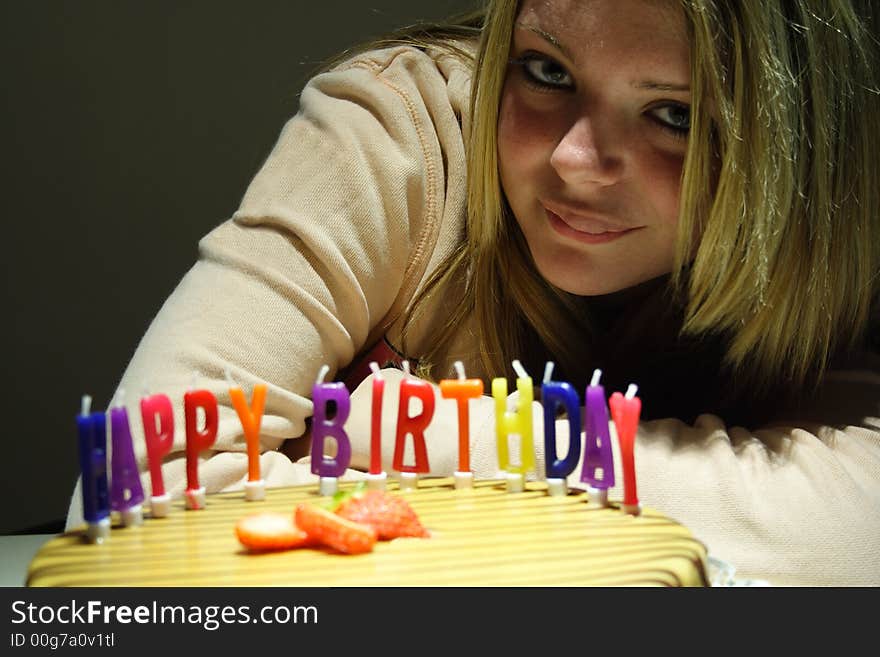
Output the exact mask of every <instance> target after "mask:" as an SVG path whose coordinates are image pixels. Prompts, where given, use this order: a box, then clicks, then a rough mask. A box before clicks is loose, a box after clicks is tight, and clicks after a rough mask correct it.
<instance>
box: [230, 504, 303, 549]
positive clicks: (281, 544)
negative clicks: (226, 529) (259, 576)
mask: <svg viewBox="0 0 880 657" xmlns="http://www.w3.org/2000/svg"><path fill="white" fill-rule="evenodd" d="M235 535H236V536H237V537H238V540H239V541H240V542H241V544H242V545H244V546H245V547H246V548H248V549H249V550H289V549H291V548H296V547H303V546H305V545H310V544H311V543H312V542H313V541H312V539H311V537H310V536H309V535H308V534H307V533H306V532H304V531H303V530H302V529H300V528H299V527H297V526H296V523H295V522H294V521H293V515H292V514H290V513H279V512H276V511H264V512H260V513H252V514H250V515H247V516H244V517H243V518H241V519H240V520H239V521H238V522H237V523H235Z"/></svg>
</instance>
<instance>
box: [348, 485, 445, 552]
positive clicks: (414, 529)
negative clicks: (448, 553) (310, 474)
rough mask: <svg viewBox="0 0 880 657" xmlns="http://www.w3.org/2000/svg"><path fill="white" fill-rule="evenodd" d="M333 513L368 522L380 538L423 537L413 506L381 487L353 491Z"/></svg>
mask: <svg viewBox="0 0 880 657" xmlns="http://www.w3.org/2000/svg"><path fill="white" fill-rule="evenodd" d="M336 514H337V515H339V516H342V517H343V518H346V519H348V520H352V521H354V522H359V523H361V524H364V525H370V526H371V527H373V528H374V529H375V530H376V533H377V534H378V536H379V539H380V540H390V539H392V538H399V537H402V536H415V537H419V538H424V537H426V536H428V532H427V530H426V529H425V528H424V527H423V526H422V523H421V522H420V521H419V517H418V516H417V515H416V512H415V511H413V508H412V507H411V506H410V505H409V502H407V501H406V500H405V499H403V498H402V497H398V496H397V495H392V494H391V493H386V492H385V491H381V490H368V491H357V492H355V493H354V494H353V495H352V496H350V497H349V498H348V499H346V500H344V501H342V503H341V504H340V505H339V506H338V508H337V509H336Z"/></svg>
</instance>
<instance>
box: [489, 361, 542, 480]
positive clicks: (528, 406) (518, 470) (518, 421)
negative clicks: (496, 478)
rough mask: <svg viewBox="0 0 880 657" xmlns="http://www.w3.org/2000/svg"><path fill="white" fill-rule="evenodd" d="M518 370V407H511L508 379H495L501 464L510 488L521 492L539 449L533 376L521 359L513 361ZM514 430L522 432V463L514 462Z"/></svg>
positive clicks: (499, 462) (518, 432) (517, 432)
mask: <svg viewBox="0 0 880 657" xmlns="http://www.w3.org/2000/svg"><path fill="white" fill-rule="evenodd" d="M513 369H514V371H515V372H516V375H517V379H516V389H517V392H519V401H518V402H517V407H516V410H515V411H508V410H507V379H505V378H497V379H493V380H492V397H493V398H494V399H495V431H496V434H497V440H498V444H497V449H498V467H499V469H501V470H502V471H504V472H505V476H506V478H507V490H508V492H510V493H518V492H521V491H522V490H523V486H524V481H525V475H526V473H527V472H528V471H529V470H533V469H534V468H535V449H534V444H533V441H532V400H533V399H534V390H533V388H532V379H531V377H530V376H529V375H528V372H526V370H525V368H523V366H522V365H521V364H520V362H519V361H518V360H515V361H513ZM511 434H517V435H518V436H519V455H520V461H519V465H518V466H514V465H512V464H511V462H510V447H509V444H508V441H509V439H510V435H511Z"/></svg>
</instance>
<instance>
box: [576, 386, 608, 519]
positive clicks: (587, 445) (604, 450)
mask: <svg viewBox="0 0 880 657" xmlns="http://www.w3.org/2000/svg"><path fill="white" fill-rule="evenodd" d="M601 376H602V371H601V370H596V371H594V372H593V380H592V381H591V382H590V385H588V386H587V395H586V415H587V417H586V426H585V427H584V467H583V470H582V471H581V481H582V482H584V483H585V484H587V485H588V486H589V487H590V489H591V490H590V492H591V493H592V496H591V497H593V498H595V499H596V501H598V502H599V503H600V504H606V503H607V500H608V489H609V488H611V487H612V486H614V455H613V453H612V451H611V432H610V431H609V429H608V405H607V404H606V402H605V389H604V388H603V387H602V386H601V385H599V378H600V377H601ZM599 470H601V471H602V474H601V477H600V476H598V471H599Z"/></svg>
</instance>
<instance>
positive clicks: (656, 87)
mask: <svg viewBox="0 0 880 657" xmlns="http://www.w3.org/2000/svg"><path fill="white" fill-rule="evenodd" d="M632 86H634V87H635V88H636V89H647V90H648V91H690V90H691V86H690V85H689V84H670V83H668V82H655V81H654V80H640V81H639V82H633V83H632Z"/></svg>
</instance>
